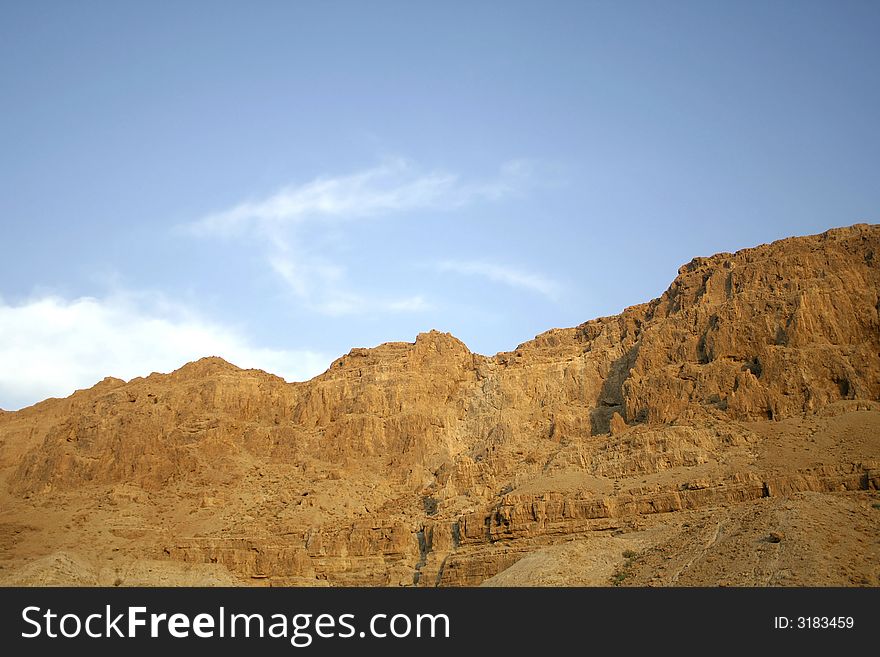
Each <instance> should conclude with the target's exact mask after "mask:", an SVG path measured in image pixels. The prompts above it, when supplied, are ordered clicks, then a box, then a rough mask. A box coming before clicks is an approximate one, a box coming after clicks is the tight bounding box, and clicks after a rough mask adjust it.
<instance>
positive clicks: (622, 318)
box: [0, 224, 880, 586]
mask: <svg viewBox="0 0 880 657" xmlns="http://www.w3.org/2000/svg"><path fill="white" fill-rule="evenodd" d="M878 313H880V226H876V225H864V224H859V225H856V226H852V227H848V228H840V229H834V230H829V231H827V232H826V233H823V234H821V235H815V236H808V237H796V238H790V239H785V240H781V241H778V242H774V243H772V244H768V245H763V246H758V247H756V248H752V249H746V250H743V251H739V252H737V253H733V254H731V253H721V254H717V255H714V256H711V257H708V258H695V259H694V260H692V261H691V262H689V263H688V264H686V265H684V266H682V267H681V269H680V270H679V274H678V277H677V278H676V279H675V280H674V281H673V282H672V284H671V285H670V287H669V289H668V290H667V291H666V292H665V293H664V294H663V295H662V296H661V297H660V298H658V299H655V300H653V301H650V302H648V303H645V304H642V305H638V306H633V307H631V308H627V309H626V310H624V311H623V312H622V313H621V314H619V315H617V316H614V317H603V318H599V319H594V320H591V321H588V322H585V323H584V324H581V325H580V326H577V327H574V328H566V329H553V330H550V331H547V332H546V333H543V334H541V335H539V336H537V337H536V338H535V339H534V340H531V341H530V342H527V343H524V344H522V345H520V346H519V347H517V348H516V349H515V350H513V351H510V352H503V353H499V354H496V355H495V356H491V357H487V356H482V355H478V354H474V353H471V352H470V351H469V350H468V348H467V347H466V346H465V345H464V344H463V343H461V342H460V341H459V340H457V339H456V338H454V337H453V336H451V335H449V334H446V333H439V332H436V331H431V332H428V333H422V334H420V335H419V336H417V338H416V340H415V342H414V343H405V342H401V343H387V344H382V345H380V346H378V347H375V348H372V349H362V348H358V349H353V350H352V351H351V352H349V353H348V354H346V355H345V356H343V357H341V358H339V359H338V360H336V361H335V362H334V363H333V364H332V366H331V367H330V368H329V369H328V370H327V371H326V372H325V373H324V374H322V375H320V376H318V377H316V378H314V379H312V380H310V381H307V382H304V383H287V382H285V381H284V380H282V379H280V378H278V377H276V376H273V375H271V374H268V373H265V372H262V371H257V370H242V369H239V368H238V367H235V366H234V365H231V364H229V363H227V362H225V361H223V360H221V359H219V358H214V357H210V358H204V359H202V360H199V361H197V362H194V363H190V364H188V365H185V366H184V367H182V368H181V369H179V370H177V371H175V372H173V373H171V374H152V375H150V376H148V377H146V378H138V379H134V380H132V381H128V382H125V381H122V380H118V379H113V378H107V379H104V380H103V381H101V382H100V383H98V384H97V385H95V386H94V387H92V388H90V389H88V390H81V391H78V392H76V393H75V394H73V395H71V396H70V397H68V398H66V399H49V400H46V401H44V402H41V403H39V404H36V405H35V406H32V407H29V408H26V409H23V410H21V411H17V412H4V413H0V583H2V584H5V585H13V584H25V585H42V584H74V585H94V584H99V585H108V586H109V585H163V584H175V585H206V584H240V585H306V586H315V585H321V586H324V585H370V586H375V585H392V586H398V585H406V586H412V585H416V586H437V585H440V586H449V585H452V586H455V585H479V584H485V585H630V584H635V585H658V586H690V585H746V586H767V585H783V586H785V585H843V586H878V585H880V492H878V489H880V314H878Z"/></svg>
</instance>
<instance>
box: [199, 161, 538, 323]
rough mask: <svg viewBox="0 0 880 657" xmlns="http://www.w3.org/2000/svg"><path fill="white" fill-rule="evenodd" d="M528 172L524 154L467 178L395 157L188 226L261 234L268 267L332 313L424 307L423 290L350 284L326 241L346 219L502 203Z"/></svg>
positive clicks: (216, 232) (210, 232)
mask: <svg viewBox="0 0 880 657" xmlns="http://www.w3.org/2000/svg"><path fill="white" fill-rule="evenodd" d="M531 178H532V171H531V165H530V164H529V163H528V162H527V161H525V160H513V161H510V162H506V163H505V164H503V165H502V166H501V168H500V170H499V172H498V173H497V174H496V175H495V176H494V177H492V178H490V179H487V180H480V181H463V180H462V179H461V177H460V176H459V175H457V174H454V173H450V172H446V171H423V170H421V169H420V168H419V167H417V166H416V165H415V164H414V163H412V162H411V161H409V160H406V159H404V158H392V159H388V160H386V161H384V162H383V163H381V164H380V165H378V166H376V167H372V168H369V169H366V170H363V171H359V172H356V173H352V174H349V175H344V176H337V177H319V178H315V179H314V180H311V181H310V182H307V183H303V184H299V185H289V186H286V187H284V188H282V189H280V190H278V191H277V192H275V193H274V194H272V195H270V196H268V197H265V198H262V199H256V200H251V201H246V202H243V203H239V204H238V205H235V206H233V207H231V208H228V209H226V210H222V211H220V212H217V213H214V214H211V215H208V216H206V217H203V218H201V219H200V220H198V221H196V222H194V223H192V224H190V225H189V226H188V227H187V228H188V229H189V231H190V232H191V233H192V234H195V235H198V236H201V237H207V236H216V237H226V238H229V237H232V236H238V235H248V236H251V237H253V238H256V239H257V241H258V243H261V246H260V247H258V248H262V249H263V250H264V254H263V257H264V258H265V261H266V264H267V265H268V267H269V269H270V270H271V271H272V272H274V274H275V275H276V276H278V277H279V279H280V280H281V281H282V282H283V283H284V284H285V286H286V288H287V289H288V290H289V292H290V293H291V294H292V295H293V297H294V298H295V299H297V300H298V301H299V303H301V304H302V305H303V306H304V307H305V308H306V309H308V310H310V311H312V312H316V313H319V314H323V315H331V316H340V315H355V314H365V313H377V312H392V313H402V312H421V311H424V310H426V309H428V308H430V307H431V305H430V303H429V302H428V301H426V300H425V299H424V297H423V296H422V295H420V294H414V295H413V294H410V295H406V296H404V297H403V298H388V295H385V294H377V293H369V294H363V293H359V292H356V291H354V290H352V288H351V286H350V285H349V284H348V283H347V272H346V268H345V267H344V266H343V265H342V264H340V263H338V262H335V261H333V260H331V259H330V258H331V256H330V253H329V250H328V249H326V248H322V246H323V242H322V240H323V239H324V238H325V237H326V236H327V235H328V234H330V232H331V231H332V230H334V229H338V227H339V222H340V221H343V220H350V219H361V218H366V217H370V216H376V215H390V214H400V213H404V212H413V211H417V210H451V209H454V208H459V207H462V206H465V205H468V204H471V203H475V202H477V201H499V200H501V199H504V198H506V197H509V196H513V195H515V194H517V193H519V192H521V191H522V190H523V189H524V188H525V187H527V186H528V185H529V184H530V180H531ZM331 222H332V226H331V225H330V224H331ZM305 224H308V226H307V227H306V226H305ZM337 235H338V234H337Z"/></svg>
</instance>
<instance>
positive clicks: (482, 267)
mask: <svg viewBox="0 0 880 657" xmlns="http://www.w3.org/2000/svg"><path fill="white" fill-rule="evenodd" d="M436 267H437V270H438V271H442V272H453V273H456V274H463V275H466V276H482V277H484V278H488V279H489V280H491V281H495V282H496V283H501V284H503V285H508V286H510V287H515V288H519V289H523V290H528V291H530V292H537V293H538V294H541V295H543V296H545V297H547V298H549V299H557V298H558V296H559V292H560V286H559V284H558V283H556V282H555V281H553V280H550V279H549V278H547V277H545V276H542V275H541V274H536V273H533V272H528V271H524V270H521V269H516V268H514V267H507V266H503V265H497V264H493V263H489V262H480V261H467V262H462V261H457V260H446V261H443V262H440V263H437V266H436Z"/></svg>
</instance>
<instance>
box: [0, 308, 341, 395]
mask: <svg viewBox="0 0 880 657" xmlns="http://www.w3.org/2000/svg"><path fill="white" fill-rule="evenodd" d="M203 356H220V357H222V358H224V359H226V360H228V361H229V362H231V363H233V364H235V365H238V366H239V367H245V368H251V367H254V368H259V369H263V370H266V371H268V372H271V373H273V374H277V375H278V376H281V377H283V378H285V379H287V380H304V379H308V378H310V377H312V376H315V375H316V374H319V373H320V372H322V371H323V370H324V369H326V367H327V366H328V365H329V363H330V362H331V360H332V359H331V358H329V357H328V356H325V355H323V354H320V353H317V352H314V351H307V350H283V349H266V348H261V347H256V346H254V345H253V344H251V343H250V342H249V341H248V340H247V339H246V338H244V337H243V336H242V335H240V334H239V333H238V332H237V331H235V330H233V329H230V328H228V327H225V326H222V325H219V324H216V323H213V322H210V321H208V320H206V319H204V318H201V317H199V316H197V315H195V314H193V313H191V312H189V311H188V310H186V309H185V308H183V307H181V306H179V305H176V304H173V303H169V302H168V301H166V300H164V299H162V298H161V297H155V296H148V295H136V294H115V295H112V296H110V297H107V298H104V299H96V298H92V297H81V298H78V299H73V300H65V299H62V298H59V297H54V296H47V297H43V298H39V299H34V300H31V301H28V302H26V303H23V304H20V305H8V304H6V303H3V301H2V300H0V364H2V365H0V408H5V409H7V410H9V409H12V408H19V407H21V406H24V405H28V404H32V403H35V402H37V401H40V400H42V399H44V398H46V397H50V396H55V397H59V396H61V397H63V396H67V395H69V394H71V393H72V392H74V390H77V389H79V388H86V387H90V386H92V385H94V384H95V383H96V382H98V381H100V380H101V379H103V378H104V377H105V376H115V377H118V378H121V379H126V380H128V379H131V378H134V377H136V376H146V375H148V374H150V373H151V372H153V371H158V372H169V371H171V370H174V369H177V368H179V367H180V366H181V365H183V364H185V363H187V362H189V361H192V360H196V359H198V358H201V357H203Z"/></svg>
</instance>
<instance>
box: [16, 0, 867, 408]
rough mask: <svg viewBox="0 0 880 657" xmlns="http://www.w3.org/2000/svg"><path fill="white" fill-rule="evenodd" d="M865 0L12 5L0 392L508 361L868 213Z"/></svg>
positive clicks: (29, 399)
mask: <svg viewBox="0 0 880 657" xmlns="http://www.w3.org/2000/svg"><path fill="white" fill-rule="evenodd" d="M877 34H880V4H878V3H876V2H871V1H866V2H855V1H836V2H830V1H829V2H810V1H807V0H799V1H793V2H784V1H781V0H777V1H774V2H712V1H708V2H706V1H701V2H683V1H682V2H664V1H653V2H586V1H584V2H537V1H535V2H482V3H474V2H442V3H428V2H375V3H364V2H220V3H218V2H203V3H202V2H186V3H171V2H139V3H134V2H77V3H71V2H8V1H7V2H3V3H0V107H2V113H0V115H2V121H0V222H2V224H0V226H2V233H0V407H2V408H6V409H14V408H18V407H21V406H23V405H27V404H30V403H33V402H35V401H38V400H40V399H42V398H44V397H46V396H50V395H53V396H63V395H67V394H69V393H70V392H72V391H73V390H74V389H76V388H81V387H87V386H90V385H92V384H93V383H94V382H96V381H97V380H99V379H101V378H103V377H104V376H106V375H113V376H118V377H121V378H126V379H128V378H131V377H134V376H138V375H146V374H149V373H150V372H152V371H169V370H171V369H174V368H176V367H179V366H180V365H182V364H183V363H184V362H186V361H188V360H192V359H194V358H197V357H199V356H202V355H214V354H215V355H220V356H223V357H225V358H227V359H228V360H230V361H232V362H234V363H236V364H238V365H241V366H253V367H261V368H263V369H267V370H269V371H273V372H275V373H277V374H279V375H282V376H284V377H286V378H288V379H290V380H294V379H303V378H307V377H309V376H312V375H314V374H316V373H318V372H320V371H322V370H323V369H324V368H325V367H326V366H327V365H328V364H329V362H330V361H331V360H332V359H333V358H335V357H337V356H338V355H340V354H342V353H345V352H347V351H348V350H349V349H350V348H351V347H355V346H373V345H376V344H378V343H380V342H385V341H391V340H407V341H412V340H413V339H414V337H415V335H416V334H417V333H418V332H420V331H425V330H429V329H431V328H436V329H439V330H443V331H450V332H452V333H453V334H455V335H456V336H458V337H459V338H461V339H462V340H464V341H465V343H466V344H468V346H469V347H470V348H471V349H473V350H475V351H478V352H480V353H494V352H496V351H499V350H507V349H511V348H513V347H515V346H516V345H517V344H518V343H520V342H523V341H525V340H527V339H530V338H531V337H533V336H534V335H535V334H537V333H539V332H541V331H543V330H546V329H549V328H551V327H559V326H572V325H576V324H578V323H580V322H583V321H585V320H587V319H591V318H593V317H596V316H600V315H609V314H614V313H617V312H619V311H620V310H621V309H623V308H624V307H626V306H628V305H632V304H634V303H640V302H642V301H646V300H648V299H651V298H653V297H656V296H658V295H659V294H660V293H662V292H663V290H664V289H665V288H666V287H667V285H668V284H669V283H670V282H671V280H672V279H673V278H674V277H675V274H676V270H677V268H678V266H679V265H681V264H682V263H684V262H686V261H688V260H690V259H691V258H692V257H694V256H697V255H710V254H712V253H715V252H718V251H733V250H736V249H738V248H742V247H746V246H752V245H755V244H759V243H763V242H768V241H771V240H773V239H777V238H780V237H784V236H788V235H793V234H806V233H815V232H821V231H823V230H825V229H827V228H829V227H833V226H840V225H847V224H852V223H856V222H860V221H868V222H877V208H878V201H880V184H878V181H880V160H878V153H880V129H878V122H877V117H878V116H880V39H877Z"/></svg>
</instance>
